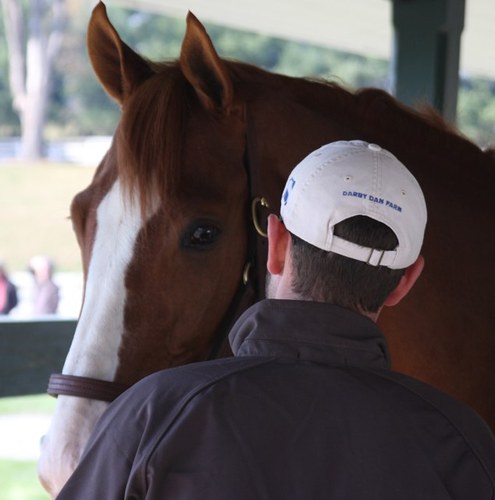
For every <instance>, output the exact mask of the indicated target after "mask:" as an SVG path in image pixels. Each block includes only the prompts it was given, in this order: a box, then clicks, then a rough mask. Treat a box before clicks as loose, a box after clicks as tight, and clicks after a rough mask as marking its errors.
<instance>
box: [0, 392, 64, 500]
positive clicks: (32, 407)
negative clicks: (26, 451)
mask: <svg viewBox="0 0 495 500" xmlns="http://www.w3.org/2000/svg"><path fill="white" fill-rule="evenodd" d="M54 408H55V399H54V398H52V397H50V396H48V395H45V394H40V395H36V396H20V397H9V398H0V416H2V415H15V414H26V413H29V414H44V415H51V414H52V413H53V410H54ZM49 498H50V497H49V495H48V494H47V493H46V492H45V491H44V489H43V488H42V486H41V484H40V482H39V481H38V476H37V472H36V461H35V460H8V459H0V500H47V499H49Z"/></svg>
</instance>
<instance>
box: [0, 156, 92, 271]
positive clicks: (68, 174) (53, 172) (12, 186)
mask: <svg viewBox="0 0 495 500" xmlns="http://www.w3.org/2000/svg"><path fill="white" fill-rule="evenodd" d="M93 174H94V168H88V167H80V166H74V165H70V164H60V163H49V162H40V163H39V164H24V163H20V162H3V163H0V258H3V260H4V261H5V263H6V265H7V269H8V270H9V271H10V272H12V271H23V270H25V269H26V267H27V263H28V261H29V259H30V258H31V257H32V256H33V255H37V254H44V255H49V256H51V257H52V258H53V259H54V260H55V263H56V267H57V270H59V271H80V270H81V258H80V253H79V247H78V246H77V242H76V238H75V235H74V234H73V231H72V225H71V222H70V219H69V207H70V203H71V200H72V198H73V197H74V195H75V194H76V193H78V192H79V191H81V190H83V189H84V188H85V187H86V186H88V184H89V183H90V182H91V179H92V177H93Z"/></svg>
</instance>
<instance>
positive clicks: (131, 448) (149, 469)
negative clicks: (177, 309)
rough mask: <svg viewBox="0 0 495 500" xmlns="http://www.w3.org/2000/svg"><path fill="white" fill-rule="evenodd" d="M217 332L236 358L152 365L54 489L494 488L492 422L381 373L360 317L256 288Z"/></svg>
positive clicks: (216, 497)
mask: <svg viewBox="0 0 495 500" xmlns="http://www.w3.org/2000/svg"><path fill="white" fill-rule="evenodd" d="M230 341H231V345H232V347H233V350H234V353H235V355H236V357H235V358H231V359H224V360H217V361H211V362H204V363H195V364H191V365H188V366H183V367H180V368H176V369H170V370H165V371H163V372H160V373H157V374H154V375H152V376H150V377H148V378H146V379H144V380H142V381H141V382H139V383H138V384H136V385H135V386H134V387H133V388H131V389H130V390H129V391H127V392H126V393H125V394H124V395H122V396H121V397H120V398H119V399H118V400H116V401H115V403H113V404H112V405H111V407H110V408H109V410H108V411H107V412H106V413H105V415H104V416H103V418H102V419H101V421H100V423H99V425H98V427H97V429H96V432H95V433H94V435H93V437H92V439H91V441H90V444H89V446H88V448H87V450H86V452H85V455H84V457H83V459H82V462H81V464H80V466H79V468H78V469H77V470H76V472H75V473H74V475H73V476H72V477H71V479H70V480H69V482H68V483H67V485H66V487H65V488H64V490H63V491H62V493H61V494H60V496H59V498H60V499H70V500H77V499H81V500H89V499H104V500H111V499H122V498H126V499H144V498H146V499H153V500H154V499H160V500H162V499H163V500H168V499H170V500H181V499H184V500H186V499H187V500H192V499H198V500H222V499H225V500H257V499H263V500H265V499H266V500H290V499H294V500H296V499H297V500H303V499H304V500H318V499H326V500H327V499H338V500H346V499H348V500H363V499H376V500H387V499H394V500H408V499H414V500H428V499H432V500H433V499H434V500H443V499H466V500H474V499H493V498H495V493H494V491H495V439H494V436H493V434H492V433H491V432H490V430H489V429H488V428H487V426H486V424H485V423H484V422H483V421H482V420H481V419H480V418H479V417H478V416H477V415H476V414H475V413H474V412H473V411H472V410H470V409H469V408H467V407H466V406H464V405H463V404H460V403H458V402H456V401H454V400H453V399H452V398H450V397H448V396H446V395H444V394H442V393H440V392H438V391H437V390H435V389H433V388H431V387H429V386H427V385H425V384H422V383H420V382H417V381H415V380H412V379H411V378H409V377H406V376H403V375H399V374H397V373H393V372H391V371H390V370H389V368H388V367H389V359H388V354H387V346H386V342H385V339H384V337H383V335H382V333H381V332H380V330H379V329H378V328H377V327H376V325H375V324H374V323H373V322H372V321H371V320H369V319H367V318H365V317H363V316H361V315H359V314H355V313H353V312H351V311H347V310H345V309H342V308H339V307H335V306H331V305H328V304H319V303H311V302H299V301H280V300H267V301H263V302H261V303H259V304H257V305H255V306H254V307H252V308H251V309H249V310H248V311H247V312H246V313H245V314H244V315H243V317H241V319H240V320H239V321H238V322H237V324H236V325H235V327H234V329H233V331H232V333H231V335H230Z"/></svg>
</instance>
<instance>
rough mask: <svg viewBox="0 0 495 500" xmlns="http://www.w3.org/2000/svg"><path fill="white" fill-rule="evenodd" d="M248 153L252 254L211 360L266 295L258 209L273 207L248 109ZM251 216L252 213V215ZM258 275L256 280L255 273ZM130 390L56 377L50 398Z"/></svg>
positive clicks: (99, 396)
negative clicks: (260, 174)
mask: <svg viewBox="0 0 495 500" xmlns="http://www.w3.org/2000/svg"><path fill="white" fill-rule="evenodd" d="M246 122H247V124H246V144H247V147H246V151H245V154H244V168H245V169H246V174H247V176H248V186H249V192H250V200H249V202H250V207H249V208H250V213H251V220H248V222H247V234H248V251H247V263H246V266H245V268H244V272H243V279H242V281H241V283H240V285H239V287H238V289H237V292H236V293H235V295H234V298H233V299H232V302H231V304H230V306H229V308H228V310H227V313H226V314H225V316H224V318H223V319H222V322H221V324H220V326H219V329H218V334H217V335H216V336H215V338H214V339H213V347H212V349H211V352H210V355H209V357H208V359H214V358H216V357H221V356H225V355H228V354H232V353H231V352H229V351H230V348H229V347H228V345H226V344H228V343H227V342H226V340H227V334H228V332H229V330H230V327H231V326H232V324H233V323H234V321H235V320H236V319H237V317H238V316H239V315H240V313H241V312H242V311H243V310H244V309H246V307H248V306H249V305H251V304H252V303H254V302H255V300H256V299H259V298H260V297H262V296H263V295H264V285H265V280H264V278H265V276H264V273H265V270H264V269H265V268H264V266H261V267H260V266H259V258H260V255H263V252H264V251H265V248H266V236H267V235H266V232H264V230H263V229H262V227H261V225H260V223H259V218H258V209H259V208H258V207H259V206H261V207H267V208H268V207H269V205H268V202H267V200H266V198H264V197H263V196H262V195H261V192H260V180H259V178H258V173H257V172H256V171H254V172H253V171H252V170H251V165H257V164H258V163H257V159H256V158H255V157H254V151H255V150H256V148H254V145H253V143H254V141H255V137H253V136H252V134H250V127H249V123H250V120H249V113H248V110H247V109H246ZM248 213H249V211H248ZM253 268H254V270H255V271H256V272H255V273H254V276H253V277H252V278H251V277H250V275H251V274H253V273H252V272H250V271H251V269H253ZM129 387H130V386H128V385H124V384H120V383H118V382H113V381H107V380H99V379H95V378H91V377H81V376H78V375H65V374H63V373H55V374H52V375H51V376H50V379H49V381H48V388H47V393H48V394H49V395H50V396H53V397H57V396H59V395H61V396H77V397H81V398H88V399H96V400H99V401H106V402H109V403H110V402H112V401H113V400H114V399H116V398H117V397H118V396H120V394H122V393H123V392H124V391H126V390H127V389H128V388H129Z"/></svg>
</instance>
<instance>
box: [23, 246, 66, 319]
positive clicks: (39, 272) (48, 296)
mask: <svg viewBox="0 0 495 500" xmlns="http://www.w3.org/2000/svg"><path fill="white" fill-rule="evenodd" d="M29 270H30V271H31V273H32V274H33V278H34V287H33V314H34V315H40V314H55V313H56V312H57V308H58V302H59V287H58V286H57V285H56V284H55V283H54V282H53V271H54V263H53V261H52V259H50V258H49V257H46V256H42V255H36V256H35V257H33V258H32V259H31V260H30V261H29Z"/></svg>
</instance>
